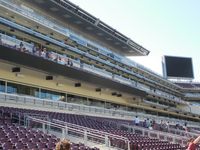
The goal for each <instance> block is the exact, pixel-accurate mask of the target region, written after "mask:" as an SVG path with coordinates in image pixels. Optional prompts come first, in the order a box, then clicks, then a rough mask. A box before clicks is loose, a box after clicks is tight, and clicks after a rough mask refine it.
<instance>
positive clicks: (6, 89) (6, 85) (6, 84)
mask: <svg viewBox="0 0 200 150" xmlns="http://www.w3.org/2000/svg"><path fill="white" fill-rule="evenodd" d="M7 92H8V83H7V81H6V82H5V93H7Z"/></svg>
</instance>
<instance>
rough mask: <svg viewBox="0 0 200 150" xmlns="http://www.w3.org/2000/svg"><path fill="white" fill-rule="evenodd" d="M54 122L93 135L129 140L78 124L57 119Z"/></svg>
mask: <svg viewBox="0 0 200 150" xmlns="http://www.w3.org/2000/svg"><path fill="white" fill-rule="evenodd" d="M52 121H53V122H55V123H57V124H61V125H64V126H67V127H72V128H78V129H82V130H86V131H89V132H92V133H98V134H106V135H108V136H109V137H118V138H121V139H123V140H127V141H128V138H127V137H123V136H119V135H116V134H112V133H108V132H105V131H100V130H96V129H92V128H88V127H84V126H80V125H76V124H73V123H69V122H64V121H61V120H57V119H52Z"/></svg>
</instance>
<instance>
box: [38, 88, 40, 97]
mask: <svg viewBox="0 0 200 150" xmlns="http://www.w3.org/2000/svg"><path fill="white" fill-rule="evenodd" d="M38 96H39V98H41V88H39V93H38Z"/></svg>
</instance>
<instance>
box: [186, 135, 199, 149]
mask: <svg viewBox="0 0 200 150" xmlns="http://www.w3.org/2000/svg"><path fill="white" fill-rule="evenodd" d="M199 142H200V136H199V137H197V138H196V139H190V140H189V143H188V148H187V150H197V147H198V145H197V144H198V143H199Z"/></svg>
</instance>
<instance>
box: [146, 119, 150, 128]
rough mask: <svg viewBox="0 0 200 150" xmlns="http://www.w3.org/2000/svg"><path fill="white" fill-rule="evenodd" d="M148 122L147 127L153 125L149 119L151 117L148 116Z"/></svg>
mask: <svg viewBox="0 0 200 150" xmlns="http://www.w3.org/2000/svg"><path fill="white" fill-rule="evenodd" d="M146 123H147V128H149V127H150V126H151V121H150V120H149V118H147V121H146Z"/></svg>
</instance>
